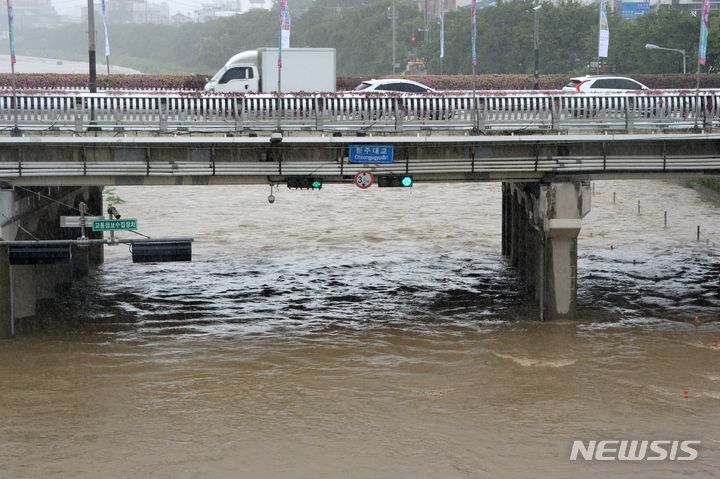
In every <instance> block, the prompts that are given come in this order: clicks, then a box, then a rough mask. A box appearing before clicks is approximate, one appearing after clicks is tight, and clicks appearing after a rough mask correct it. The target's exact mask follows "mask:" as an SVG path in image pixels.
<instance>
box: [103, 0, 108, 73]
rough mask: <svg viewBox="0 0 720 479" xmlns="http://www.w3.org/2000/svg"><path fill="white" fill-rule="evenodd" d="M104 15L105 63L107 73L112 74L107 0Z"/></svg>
mask: <svg viewBox="0 0 720 479" xmlns="http://www.w3.org/2000/svg"><path fill="white" fill-rule="evenodd" d="M102 17H103V28H104V30H105V64H106V65H107V73H108V75H110V41H109V40H108V28H107V10H106V7H105V0H102Z"/></svg>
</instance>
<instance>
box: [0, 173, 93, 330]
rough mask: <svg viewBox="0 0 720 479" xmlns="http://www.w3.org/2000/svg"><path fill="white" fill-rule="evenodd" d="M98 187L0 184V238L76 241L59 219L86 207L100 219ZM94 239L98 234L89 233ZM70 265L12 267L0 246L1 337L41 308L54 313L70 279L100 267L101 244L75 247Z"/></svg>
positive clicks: (69, 285)
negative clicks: (81, 205)
mask: <svg viewBox="0 0 720 479" xmlns="http://www.w3.org/2000/svg"><path fill="white" fill-rule="evenodd" d="M102 189H103V188H102V187H101V186H82V187H76V186H67V187H61V186H52V187H45V188H39V187H33V188H20V187H19V188H14V187H13V186H12V185H10V184H8V183H5V182H1V181H0V238H2V240H4V241H32V240H36V239H42V240H75V239H77V237H78V231H77V230H71V229H64V228H60V223H59V217H60V216H63V215H65V216H72V215H76V214H77V210H76V208H77V207H78V205H79V204H80V203H81V202H84V203H85V204H87V205H88V207H89V208H90V211H92V212H95V213H97V214H99V212H100V211H102V208H103V198H102ZM88 237H89V238H93V239H98V238H101V237H102V233H92V232H88ZM71 252H72V258H71V260H70V262H69V263H59V264H27V265H19V264H16V265H11V264H10V259H9V254H8V248H5V247H0V338H8V337H12V336H14V335H15V334H16V331H17V330H18V329H21V325H22V324H21V323H22V321H23V320H25V319H28V318H32V317H33V316H35V315H36V313H37V311H38V310H39V309H42V308H52V307H53V302H54V299H55V298H56V297H57V296H58V295H62V294H66V293H67V292H68V291H69V289H70V288H71V287H72V283H73V281H74V280H77V279H80V278H82V277H84V276H85V275H87V274H88V272H89V270H90V268H92V267H93V266H95V265H98V264H101V263H102V262H103V256H104V255H103V248H102V245H87V246H85V247H78V246H73V247H72V248H71Z"/></svg>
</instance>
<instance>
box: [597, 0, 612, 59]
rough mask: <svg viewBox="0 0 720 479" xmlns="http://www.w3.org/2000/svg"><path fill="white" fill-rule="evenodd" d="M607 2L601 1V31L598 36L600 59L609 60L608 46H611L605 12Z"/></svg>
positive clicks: (605, 0)
mask: <svg viewBox="0 0 720 479" xmlns="http://www.w3.org/2000/svg"><path fill="white" fill-rule="evenodd" d="M606 8H607V0H600V31H599V32H598V33H599V36H598V57H602V58H607V56H608V45H610V27H609V26H608V19H607V14H606V13H605V10H606Z"/></svg>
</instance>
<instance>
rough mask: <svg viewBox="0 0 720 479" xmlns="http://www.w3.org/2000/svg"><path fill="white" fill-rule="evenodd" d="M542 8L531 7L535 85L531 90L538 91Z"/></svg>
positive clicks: (539, 6)
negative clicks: (532, 15)
mask: <svg viewBox="0 0 720 479" xmlns="http://www.w3.org/2000/svg"><path fill="white" fill-rule="evenodd" d="M541 8H542V5H537V6H535V7H533V14H534V18H533V24H534V35H533V39H534V44H535V69H534V72H535V73H534V74H535V84H534V85H533V90H539V89H540V14H539V13H540V9H541Z"/></svg>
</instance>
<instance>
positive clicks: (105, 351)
mask: <svg viewBox="0 0 720 479" xmlns="http://www.w3.org/2000/svg"><path fill="white" fill-rule="evenodd" d="M613 192H616V193H617V194H616V198H617V202H616V203H615V204H613V201H612V194H613ZM116 193H117V194H118V195H119V196H121V197H122V198H123V199H125V200H126V203H125V204H123V205H121V206H119V209H120V212H121V213H122V214H123V215H124V216H125V217H131V218H138V221H139V226H140V228H139V230H140V231H141V232H144V233H146V234H150V235H156V236H163V235H165V236H169V235H193V236H195V239H196V241H195V243H194V246H193V255H194V256H193V262H192V263H165V264H132V262H131V258H130V254H129V252H128V250H127V247H123V246H118V247H112V248H110V247H107V248H106V262H105V264H104V265H103V266H102V267H100V268H99V269H98V270H96V271H95V272H94V273H93V274H92V275H91V276H90V277H88V278H86V279H85V280H83V281H82V282H81V283H79V284H76V287H75V288H74V289H73V292H72V294H70V295H68V296H67V297H64V298H62V299H61V300H59V301H58V305H57V308H56V310H55V311H53V312H52V313H48V314H47V315H46V316H45V317H44V318H42V321H40V324H42V325H43V326H42V327H40V328H37V329H36V330H34V331H28V332H26V333H24V334H23V335H22V336H20V337H18V338H16V339H14V340H11V341H3V342H0V478H2V479H5V478H8V479H15V478H199V477H202V478H486V477H487V478H585V477H588V478H616V477H617V478H624V477H638V478H670V477H692V478H712V477H718V475H720V472H718V471H720V344H719V343H718V341H720V280H719V276H720V221H718V219H720V205H718V204H716V203H712V202H709V201H707V200H704V199H703V198H702V197H700V196H699V195H698V194H697V193H696V192H695V191H693V190H690V189H687V188H684V187H681V186H678V185H674V184H668V183H663V182H658V181H633V182H620V181H616V182H597V183H595V194H594V196H593V210H592V212H591V213H590V214H589V215H588V216H587V217H586V218H585V220H584V226H583V230H582V232H581V234H580V238H579V243H578V251H579V259H578V269H579V279H578V288H579V289H578V301H579V306H578V309H579V315H580V319H579V320H578V321H577V322H557V323H540V322H538V321H536V320H535V318H536V316H537V313H536V312H534V311H533V310H532V308H529V307H528V305H527V304H526V302H525V299H524V294H523V291H522V286H521V285H520V284H519V283H518V280H517V278H516V276H515V274H514V272H513V271H512V269H511V268H509V266H508V264H507V262H506V261H505V259H504V258H503V257H502V256H501V255H500V212H501V208H500V199H501V194H500V185H499V184H452V185H448V184H417V185H415V187H414V188H412V189H399V188H398V189H383V190H378V189H376V188H372V189H371V190H369V191H362V190H359V189H357V188H354V187H352V186H340V185H326V186H325V187H323V189H322V190H321V191H290V190H287V189H286V188H285V187H282V188H280V190H279V191H277V192H276V193H275V195H276V197H277V201H276V202H275V204H273V205H270V204H268V201H267V195H268V193H269V188H268V187H255V186H217V187H212V188H207V187H206V188H202V187H118V188H117V189H116ZM638 200H640V201H641V214H640V215H638V213H637V201H638ZM665 210H667V211H668V228H664V227H663V211H665ZM697 225H701V227H702V230H701V235H702V238H701V241H700V242H697V241H696V226H697ZM696 318H697V319H696ZM685 391H687V394H685ZM685 395H687V398H685ZM576 439H583V440H593V439H594V440H604V439H607V440H613V439H617V440H620V439H644V440H699V441H702V444H701V446H700V448H699V457H698V459H697V460H695V461H685V462H681V461H670V460H665V461H640V462H617V461H612V462H602V461H577V462H573V461H570V459H569V456H570V450H571V445H572V442H573V441H574V440H576Z"/></svg>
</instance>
